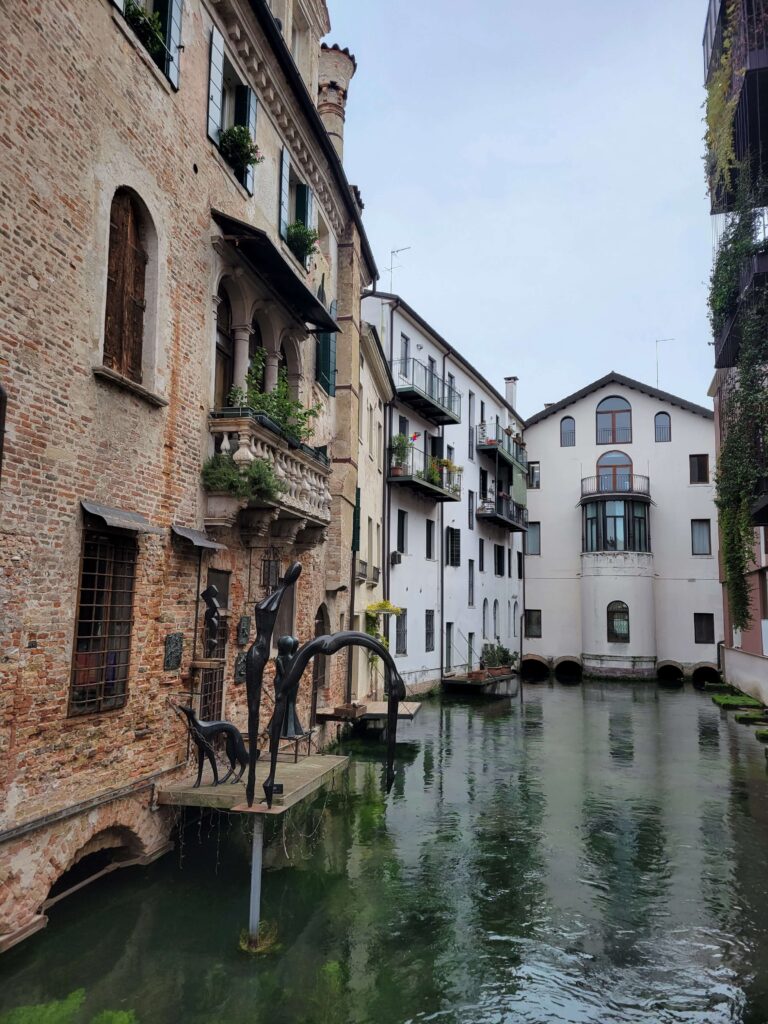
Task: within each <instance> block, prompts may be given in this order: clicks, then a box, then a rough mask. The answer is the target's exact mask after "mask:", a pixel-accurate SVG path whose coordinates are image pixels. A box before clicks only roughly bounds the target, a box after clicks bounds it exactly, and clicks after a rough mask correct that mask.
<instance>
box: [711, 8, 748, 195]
mask: <svg viewBox="0 0 768 1024" xmlns="http://www.w3.org/2000/svg"><path fill="white" fill-rule="evenodd" d="M740 16H741V3H740V2H739V0H727V7H726V14H725V29H724V32H723V44H722V50H721V53H720V59H719V61H718V64H717V67H716V68H715V70H714V71H713V72H712V74H711V75H710V77H709V81H708V82H707V99H706V104H705V109H706V115H705V123H706V129H707V130H706V135H705V137H704V140H705V142H706V146H707V158H706V161H707V178H708V184H709V191H710V195H715V194H716V193H717V191H718V190H719V189H725V190H729V189H730V188H731V186H732V183H733V171H734V168H735V166H736V151H735V148H734V141H733V117H734V114H735V113H736V106H737V104H738V101H739V93H738V89H735V88H734V71H735V61H734V39H735V36H736V31H737V28H738V19H739V17H740Z"/></svg>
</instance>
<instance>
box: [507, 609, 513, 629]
mask: <svg viewBox="0 0 768 1024" xmlns="http://www.w3.org/2000/svg"><path fill="white" fill-rule="evenodd" d="M507 636H512V602H511V601H507Z"/></svg>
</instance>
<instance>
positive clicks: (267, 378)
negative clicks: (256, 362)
mask: <svg viewBox="0 0 768 1024" xmlns="http://www.w3.org/2000/svg"><path fill="white" fill-rule="evenodd" d="M277 364H278V355H277V352H270V351H269V350H267V358H266V361H265V363H264V390H265V391H274V390H275V388H276V387H277Z"/></svg>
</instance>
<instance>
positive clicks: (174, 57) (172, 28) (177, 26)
mask: <svg viewBox="0 0 768 1024" xmlns="http://www.w3.org/2000/svg"><path fill="white" fill-rule="evenodd" d="M182 6H183V4H182V0H168V10H167V14H166V20H165V26H166V32H165V45H166V46H167V47H168V53H167V54H166V57H165V73H166V75H167V77H168V81H169V82H170V83H171V85H172V86H173V87H174V89H178V88H179V60H180V59H181V11H182Z"/></svg>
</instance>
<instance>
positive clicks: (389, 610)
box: [365, 600, 403, 668]
mask: <svg viewBox="0 0 768 1024" xmlns="http://www.w3.org/2000/svg"><path fill="white" fill-rule="evenodd" d="M402 611H403V609H402V608H398V607H397V605H394V604H392V602H391V601H387V600H383V601H376V602H375V603H374V604H369V605H368V607H367V608H366V609H365V632H366V633H367V634H368V636H372V637H373V638H374V640H378V641H379V643H380V644H382V646H383V647H385V648H386V649H387V650H389V642H388V641H387V638H386V637H385V636H384V634H383V633H382V631H381V616H382V615H401V614H402ZM378 660H379V658H378V655H376V654H374V653H373V651H371V652H370V653H369V654H368V662H369V664H370V665H371V667H372V668H373V667H374V666H375V665H376V664H377V663H378Z"/></svg>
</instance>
